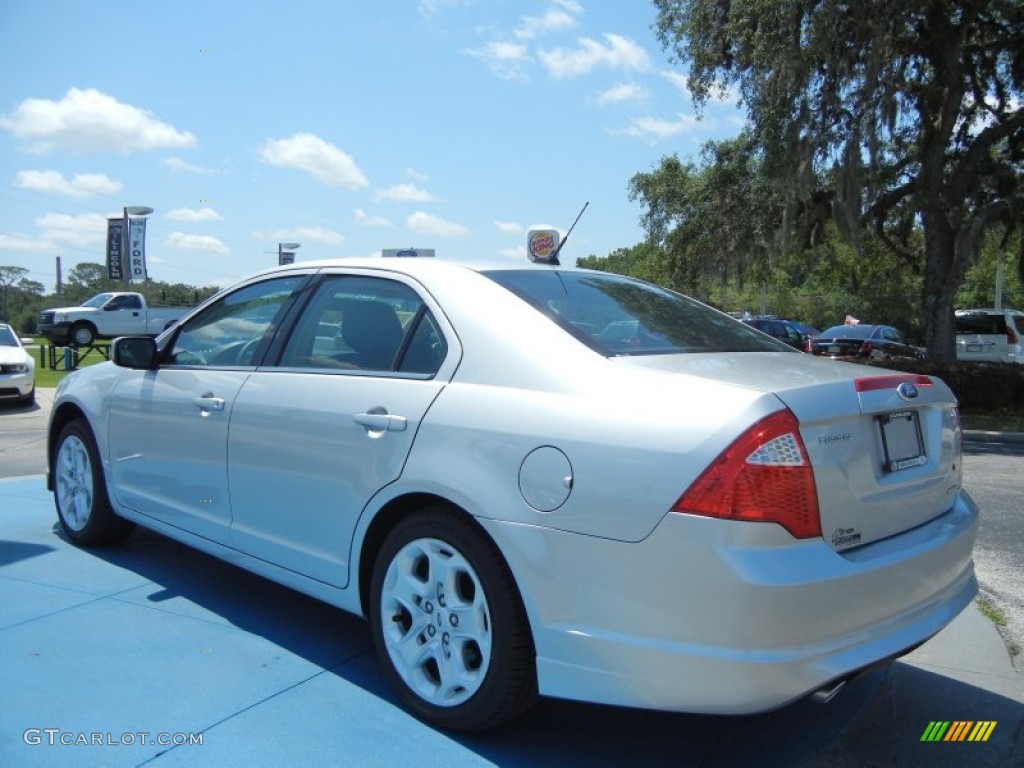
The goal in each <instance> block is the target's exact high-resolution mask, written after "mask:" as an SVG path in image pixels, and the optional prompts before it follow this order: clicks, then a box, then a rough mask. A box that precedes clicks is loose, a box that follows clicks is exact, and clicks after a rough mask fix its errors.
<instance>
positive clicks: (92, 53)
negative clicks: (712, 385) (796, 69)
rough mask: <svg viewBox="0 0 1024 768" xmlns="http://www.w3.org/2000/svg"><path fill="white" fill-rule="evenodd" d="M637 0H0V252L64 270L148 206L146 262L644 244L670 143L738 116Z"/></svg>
mask: <svg viewBox="0 0 1024 768" xmlns="http://www.w3.org/2000/svg"><path fill="white" fill-rule="evenodd" d="M655 20H656V11H655V8H654V5H653V4H652V3H650V2H645V1H644V0H590V1H589V2H587V1H585V0H517V1H514V2H513V1H512V0H380V2H367V0H334V1H333V2H327V1H324V2H318V1H315V0H290V2H277V1H274V0H252V1H251V2H244V3H243V2H230V1H228V0H205V1H204V2H199V1H198V0H147V1H146V2H143V3H134V4H133V3H123V2H121V3H114V2H107V1H106V0H2V1H0V72H2V73H3V75H2V77H0V265H4V266H6V265H13V266H20V267H24V268H26V269H28V270H29V274H28V276H27V277H28V278H29V279H31V280H35V281H38V282H40V283H42V284H43V285H44V287H45V289H46V290H47V291H52V290H53V289H54V286H55V282H56V261H57V258H56V257H58V256H59V257H60V259H61V263H62V269H63V273H64V275H65V278H66V275H67V273H68V271H69V270H70V269H71V268H72V267H74V266H75V265H76V264H78V263H81V262H97V263H103V262H104V261H105V248H106V244H105V241H106V226H107V225H106V221H107V219H108V218H110V217H117V216H121V214H122V212H123V209H124V207H125V206H147V207H150V208H153V213H152V214H151V215H150V216H149V221H148V223H147V239H146V251H147V259H148V267H149V276H150V278H152V279H155V280H164V281H167V282H171V283H187V284H191V285H196V286H218V287H223V286H228V285H231V284H232V283H234V282H236V281H237V280H240V279H242V278H244V277H246V276H248V275H250V274H253V273H255V272H257V271H259V270H261V269H264V268H266V267H270V266H274V265H276V264H277V250H278V245H279V243H282V242H297V243H300V244H301V247H300V248H299V249H297V250H296V261H297V262H302V261H306V260H311V259H323V258H333V257H352V256H359V257H365V256H377V255H380V253H381V250H382V249H387V248H410V247H414V248H432V249H434V251H435V253H436V255H437V257H438V258H446V259H454V260H464V261H481V262H488V261H493V260H495V259H498V260H506V261H507V260H522V261H524V262H525V260H526V233H527V232H528V231H529V230H530V229H534V228H555V229H558V230H560V231H561V233H562V234H563V235H564V234H565V232H566V231H567V230H568V228H569V226H570V225H571V224H572V222H573V220H574V219H575V218H576V216H577V214H578V213H579V212H580V210H581V209H582V208H583V206H584V204H585V203H589V206H588V207H587V210H586V212H585V213H584V214H583V216H582V218H581V219H580V221H579V223H578V224H577V225H576V228H575V229H574V230H573V232H572V235H571V236H570V237H569V239H568V240H567V242H566V243H565V246H564V248H563V250H562V252H561V260H562V263H564V264H573V263H575V261H576V259H577V258H581V257H585V256H590V255H597V256H606V255H607V254H609V253H610V252H612V251H614V250H616V249H618V248H628V247H631V246H633V245H636V244H637V243H639V242H642V241H643V239H644V232H643V230H642V227H641V224H640V217H641V215H642V213H643V209H642V206H641V204H640V202H639V201H631V200H630V199H629V182H630V179H631V178H632V177H633V176H634V175H635V174H637V173H641V172H648V171H651V170H654V169H655V168H657V166H658V165H659V163H660V160H661V158H662V157H664V156H666V155H673V154H675V155H678V156H680V157H681V158H684V159H690V160H693V161H697V160H698V158H699V152H700V148H701V146H702V145H703V144H704V143H705V142H707V141H709V140H716V141H717V140H722V139H725V138H729V137H732V136H735V135H737V134H738V133H739V131H740V129H741V128H742V124H743V113H742V112H741V111H740V110H738V109H737V107H736V105H735V99H733V100H726V101H722V102H712V103H710V104H708V105H707V106H706V107H705V109H704V110H703V111H702V112H700V113H698V111H697V110H696V108H695V106H694V104H693V102H692V99H691V97H690V94H689V92H688V90H687V88H686V82H685V80H686V78H685V74H686V73H685V71H683V70H682V69H680V67H679V65H678V64H673V63H672V61H671V59H670V56H669V55H668V53H667V52H666V51H665V50H664V49H663V48H662V47H661V45H660V43H659V42H658V41H657V39H656V36H655V33H654V30H653V27H654V24H655Z"/></svg>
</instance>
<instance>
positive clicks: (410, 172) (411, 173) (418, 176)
mask: <svg viewBox="0 0 1024 768" xmlns="http://www.w3.org/2000/svg"><path fill="white" fill-rule="evenodd" d="M405 175H406V176H408V177H409V178H411V179H414V180H415V181H428V180H429V179H430V177H429V176H427V174H425V173H420V172H419V171H417V170H416V169H415V168H406V169H405Z"/></svg>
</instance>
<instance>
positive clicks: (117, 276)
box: [107, 219, 124, 280]
mask: <svg viewBox="0 0 1024 768" xmlns="http://www.w3.org/2000/svg"><path fill="white" fill-rule="evenodd" d="M123 234H124V220H123V219H107V277H109V278H110V279H111V280H122V279H124V262H123V261H122V257H123V254H122V252H121V248H122V246H123V244H124V240H123V239H122V237H123Z"/></svg>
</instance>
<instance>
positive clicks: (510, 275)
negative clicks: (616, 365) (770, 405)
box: [483, 269, 794, 356]
mask: <svg viewBox="0 0 1024 768" xmlns="http://www.w3.org/2000/svg"><path fill="white" fill-rule="evenodd" d="M483 274H484V275H486V276H487V277H489V278H490V279H492V280H494V281H495V282H496V283H498V284H499V285H502V286H504V287H505V288H507V289H508V290H509V291H511V292H512V293H514V294H515V295H517V296H519V297H520V298H521V299H523V300H524V301H526V302H527V303H528V304H530V305H531V306H532V307H534V308H535V309H536V310H537V311H539V312H541V313H543V314H544V315H546V316H547V317H549V318H550V319H551V320H553V321H554V322H555V323H557V324H558V325H559V326H560V327H561V328H563V329H564V330H566V331H567V332H569V333H571V334H572V335H573V336H575V337H576V338H577V339H579V340H580V341H582V342H583V343H584V344H586V345H587V346H589V347H591V348H593V349H595V350H597V351H598V352H600V353H601V354H603V355H608V356H613V355H658V354H678V353H684V352H793V351H794V350H793V349H792V348H791V347H789V346H788V345H786V344H783V343H781V342H778V341H776V340H774V339H769V338H765V337H764V336H762V335H761V334H759V333H756V332H755V331H753V330H752V329H751V328H749V327H747V326H746V325H744V324H743V323H741V322H740V321H739V320H735V319H733V318H731V317H729V316H728V315H725V314H723V313H721V312H718V311H716V310H714V309H711V308H710V307H708V306H706V305H704V304H701V303H700V302H698V301H694V300H693V299H690V298H687V297H685V296H682V295H680V294H678V293H673V292H672V291H668V290H665V289H663V288H659V287H657V286H655V285H651V284H650V283H645V282H643V281H640V280H633V279H631V278H627V277H622V276H619V275H611V274H600V273H592V272H568V271H567V272H562V271H556V270H540V269H537V270H493V271H486V272H484V273H483Z"/></svg>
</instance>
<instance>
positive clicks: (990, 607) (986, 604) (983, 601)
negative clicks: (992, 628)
mask: <svg viewBox="0 0 1024 768" xmlns="http://www.w3.org/2000/svg"><path fill="white" fill-rule="evenodd" d="M974 602H976V603H977V604H978V608H979V609H980V610H981V613H982V615H983V616H985V618H987V619H988V620H989V621H991V622H992V623H993V624H995V625H996V626H997V627H1005V626H1006V614H1004V613H1003V612H1002V611H1001V610H999V608H997V607H996V605H995V604H994V603H993V602H992V601H991V600H989V599H988V598H987V597H984V596H982V595H978V597H976V598H975V599H974Z"/></svg>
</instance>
